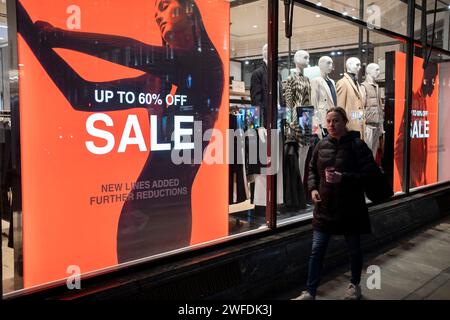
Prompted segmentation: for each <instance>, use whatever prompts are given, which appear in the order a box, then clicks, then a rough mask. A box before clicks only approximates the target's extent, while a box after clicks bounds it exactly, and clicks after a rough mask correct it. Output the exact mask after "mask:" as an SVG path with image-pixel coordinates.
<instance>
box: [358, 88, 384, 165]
mask: <svg viewBox="0 0 450 320" xmlns="http://www.w3.org/2000/svg"><path fill="white" fill-rule="evenodd" d="M361 89H363V91H364V94H365V97H366V100H365V111H364V113H365V119H366V129H365V136H364V141H365V142H366V143H367V145H368V146H369V148H370V150H372V153H373V157H374V158H376V156H377V151H378V147H379V141H380V137H381V136H382V134H383V132H384V111H383V107H382V103H381V95H380V89H379V87H378V84H376V83H369V82H368V81H364V82H363V83H362V84H361Z"/></svg>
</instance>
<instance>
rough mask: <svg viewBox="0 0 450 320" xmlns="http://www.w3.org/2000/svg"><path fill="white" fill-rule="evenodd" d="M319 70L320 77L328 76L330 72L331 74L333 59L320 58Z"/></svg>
mask: <svg viewBox="0 0 450 320" xmlns="http://www.w3.org/2000/svg"><path fill="white" fill-rule="evenodd" d="M319 68H320V72H321V73H322V75H324V76H328V75H329V74H330V73H331V72H333V59H331V58H330V57H328V56H324V57H322V58H320V59H319Z"/></svg>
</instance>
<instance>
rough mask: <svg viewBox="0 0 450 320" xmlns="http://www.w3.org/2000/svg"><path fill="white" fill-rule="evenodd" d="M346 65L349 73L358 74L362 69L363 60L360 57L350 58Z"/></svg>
mask: <svg viewBox="0 0 450 320" xmlns="http://www.w3.org/2000/svg"><path fill="white" fill-rule="evenodd" d="M346 65H347V73H351V74H354V75H358V73H359V71H360V70H361V60H359V59H358V58H354V57H352V58H349V59H348V60H347V63H346Z"/></svg>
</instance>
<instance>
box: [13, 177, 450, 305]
mask: <svg viewBox="0 0 450 320" xmlns="http://www.w3.org/2000/svg"><path fill="white" fill-rule="evenodd" d="M370 211H371V219H372V225H373V234H372V235H370V236H365V237H364V239H363V247H364V249H365V250H366V251H369V250H371V249H375V248H376V247H379V246H382V245H386V244H388V243H390V242H392V241H394V240H396V239H398V238H400V237H402V236H404V235H406V234H407V233H409V232H411V231H414V230H416V229H418V228H420V227H422V226H424V225H426V224H428V223H431V222H433V221H436V220H438V219H440V218H442V217H444V216H447V215H449V214H450V186H449V185H445V186H441V187H437V188H434V189H433V190H428V191H424V192H421V193H416V194H412V195H410V196H408V197H404V198H402V199H397V200H395V201H393V202H391V203H389V204H385V205H379V206H376V207H372V208H371V210H370ZM311 237H312V233H311V227H310V225H309V224H308V225H303V226H295V227H292V226H291V227H289V228H285V229H282V230H278V231H277V232H276V233H275V232H272V231H269V232H268V233H267V234H266V235H263V236H262V237H261V235H257V236H255V237H254V238H253V239H249V240H245V241H243V240H238V241H234V242H233V243H231V244H230V243H227V244H223V245H221V246H220V247H219V248H214V249H211V248H206V249H201V250H200V251H197V252H194V253H192V252H191V253H189V254H185V255H184V256H182V257H181V258H180V257H172V258H168V259H165V260H163V261H153V262H150V263H148V264H146V265H141V266H135V267H132V268H130V269H126V270H121V271H119V272H116V273H114V274H108V275H104V276H100V277H97V278H92V279H89V280H84V281H83V282H82V287H83V289H82V290H80V291H75V292H74V291H72V292H67V290H66V289H65V288H54V289H51V290H48V291H46V292H40V293H35V294H32V295H29V296H26V297H22V298H20V299H33V300H35V299H38V300H39V299H69V300H71V299H80V300H107V299H120V300H140V299H153V300H197V299H246V300H248V299H258V298H259V299H260V298H264V297H268V296H273V295H274V294H275V293H276V292H281V291H284V290H288V289H290V288H293V287H298V286H302V285H303V284H304V281H305V278H306V274H307V262H308V256H309V253H310V247H311ZM346 262H347V252H346V246H345V244H344V240H343V239H341V238H336V241H333V242H332V243H330V247H329V250H328V255H327V258H326V262H325V271H327V270H332V269H333V268H335V267H337V266H339V265H342V264H344V263H346Z"/></svg>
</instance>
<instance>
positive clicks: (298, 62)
mask: <svg viewBox="0 0 450 320" xmlns="http://www.w3.org/2000/svg"><path fill="white" fill-rule="evenodd" d="M294 62H295V66H296V67H297V69H299V70H303V69H305V68H306V67H308V66H309V53H308V52H306V51H304V50H299V51H297V52H296V53H295V55H294Z"/></svg>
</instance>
